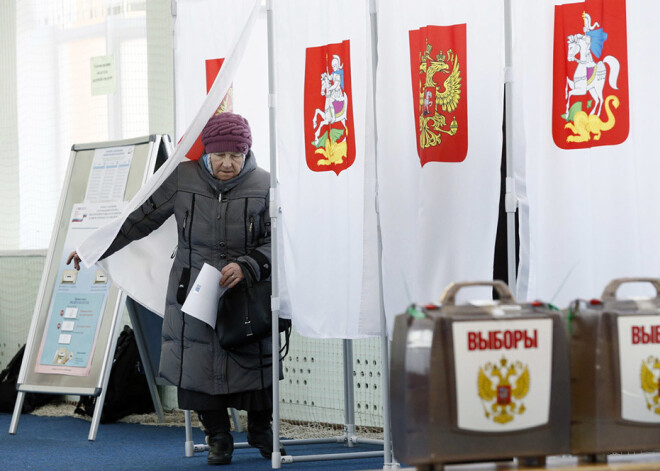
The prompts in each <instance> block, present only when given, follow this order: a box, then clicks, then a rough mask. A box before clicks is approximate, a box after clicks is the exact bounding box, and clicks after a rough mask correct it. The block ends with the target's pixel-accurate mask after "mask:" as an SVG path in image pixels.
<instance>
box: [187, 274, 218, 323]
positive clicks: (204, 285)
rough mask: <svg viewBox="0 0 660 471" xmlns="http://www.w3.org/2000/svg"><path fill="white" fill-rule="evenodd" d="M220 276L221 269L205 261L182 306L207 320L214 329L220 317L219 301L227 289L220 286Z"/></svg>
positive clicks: (197, 316) (204, 320) (193, 314)
mask: <svg viewBox="0 0 660 471" xmlns="http://www.w3.org/2000/svg"><path fill="white" fill-rule="evenodd" d="M220 278H222V274H221V273H220V271H219V270H218V269H217V268H215V267H212V266H211V265H209V264H208V263H205V264H204V266H203V267H202V269H201V270H200V272H199V275H197V279H196V280H195V284H193V288H192V289H191V290H190V293H188V297H187V298H186V300H185V302H184V303H183V306H181V310H182V311H183V312H185V313H186V314H188V315H190V316H192V317H194V318H196V319H199V320H200V321H202V322H206V323H207V324H208V325H210V326H211V327H212V328H213V329H215V321H216V319H217V317H218V302H219V301H220V298H221V297H222V295H223V294H224V293H225V291H227V288H223V287H222V286H220Z"/></svg>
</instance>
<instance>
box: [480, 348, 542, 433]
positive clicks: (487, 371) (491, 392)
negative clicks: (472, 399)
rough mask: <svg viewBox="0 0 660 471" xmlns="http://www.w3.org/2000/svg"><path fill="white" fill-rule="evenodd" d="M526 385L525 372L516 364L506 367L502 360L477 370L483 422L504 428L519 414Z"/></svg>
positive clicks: (504, 359) (527, 390)
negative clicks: (489, 420) (488, 421)
mask: <svg viewBox="0 0 660 471" xmlns="http://www.w3.org/2000/svg"><path fill="white" fill-rule="evenodd" d="M529 383H530V377H529V368H528V367H527V365H523V364H522V363H521V362H519V361H516V362H511V363H509V361H508V360H507V359H506V358H505V357H502V359H501V360H500V361H499V363H490V362H488V363H486V365H485V366H484V367H482V368H479V379H478V390H479V397H480V398H481V403H482V405H483V407H484V414H485V415H486V418H487V419H491V420H492V421H493V422H497V423H499V424H502V425H504V424H506V423H508V422H511V421H512V420H513V419H514V417H515V415H521V414H523V413H524V412H525V410H526V408H525V404H524V403H523V402H522V400H523V399H524V398H525V396H527V393H528V392H529Z"/></svg>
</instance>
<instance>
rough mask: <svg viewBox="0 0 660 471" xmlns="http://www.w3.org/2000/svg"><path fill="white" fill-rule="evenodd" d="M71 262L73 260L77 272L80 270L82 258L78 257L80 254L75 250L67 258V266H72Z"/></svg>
mask: <svg viewBox="0 0 660 471" xmlns="http://www.w3.org/2000/svg"><path fill="white" fill-rule="evenodd" d="M71 260H73V267H74V268H75V269H76V270H80V262H81V259H80V257H79V256H78V252H76V251H75V250H74V251H73V252H71V253H70V254H69V256H68V257H67V259H66V264H67V265H68V264H70V263H71Z"/></svg>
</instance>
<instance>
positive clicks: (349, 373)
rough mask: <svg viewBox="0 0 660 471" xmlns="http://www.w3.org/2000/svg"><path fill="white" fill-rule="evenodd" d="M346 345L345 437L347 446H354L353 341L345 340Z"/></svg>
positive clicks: (344, 344) (344, 345)
mask: <svg viewBox="0 0 660 471" xmlns="http://www.w3.org/2000/svg"><path fill="white" fill-rule="evenodd" d="M343 347H344V437H345V439H346V446H348V447H353V446H354V443H353V439H352V438H353V437H354V435H355V388H354V385H353V341H352V340H350V339H344V340H343Z"/></svg>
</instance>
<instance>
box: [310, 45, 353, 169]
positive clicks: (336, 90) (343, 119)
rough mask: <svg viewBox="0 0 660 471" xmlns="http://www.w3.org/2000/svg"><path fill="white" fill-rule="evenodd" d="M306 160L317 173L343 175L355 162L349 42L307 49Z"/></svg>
mask: <svg viewBox="0 0 660 471" xmlns="http://www.w3.org/2000/svg"><path fill="white" fill-rule="evenodd" d="M304 122H305V159H306V160H307V167H309V169H310V170H312V171H314V172H327V171H332V172H335V173H336V174H337V175H339V172H341V171H342V170H345V169H347V168H348V167H350V166H351V165H353V162H355V132H354V131H353V95H352V93H351V47H350V41H348V40H346V41H343V42H341V43H338V44H327V45H325V46H319V47H309V48H307V51H306V54H305V106H304Z"/></svg>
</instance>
